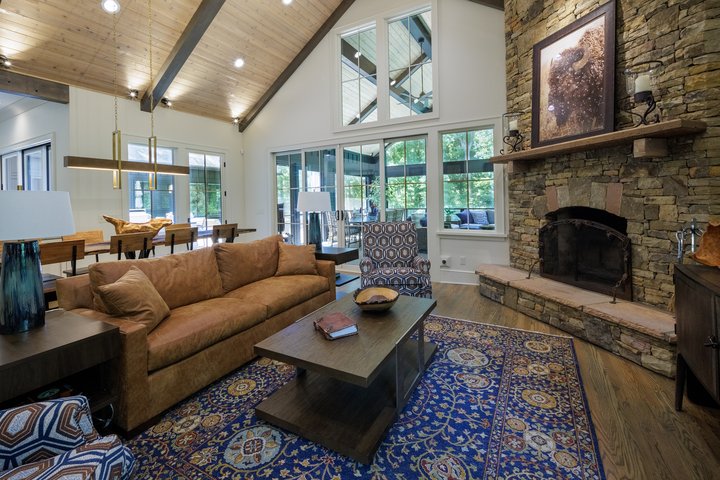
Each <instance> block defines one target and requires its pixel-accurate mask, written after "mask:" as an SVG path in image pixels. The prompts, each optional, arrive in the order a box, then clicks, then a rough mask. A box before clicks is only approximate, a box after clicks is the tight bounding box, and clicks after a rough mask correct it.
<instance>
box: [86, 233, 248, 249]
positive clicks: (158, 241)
mask: <svg viewBox="0 0 720 480" xmlns="http://www.w3.org/2000/svg"><path fill="white" fill-rule="evenodd" d="M253 232H257V229H256V228H239V229H238V230H237V231H236V232H235V234H236V235H240V234H242V233H253ZM210 237H212V230H203V231H200V232H198V239H200V238H210ZM164 244H165V236H164V235H157V236H156V237H154V238H153V246H160V245H164ZM101 253H110V240H108V241H107V242H94V243H85V255H99V254H101Z"/></svg>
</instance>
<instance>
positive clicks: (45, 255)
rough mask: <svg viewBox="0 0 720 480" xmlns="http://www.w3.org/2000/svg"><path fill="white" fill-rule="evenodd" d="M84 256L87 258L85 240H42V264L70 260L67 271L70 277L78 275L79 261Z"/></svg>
mask: <svg viewBox="0 0 720 480" xmlns="http://www.w3.org/2000/svg"><path fill="white" fill-rule="evenodd" d="M83 258H85V240H63V241H60V242H40V264H41V265H51V264H53V263H63V262H70V270H68V271H67V272H69V273H67V275H68V276H69V277H74V276H75V275H77V261H78V260H82V259H83ZM57 278H61V277H57Z"/></svg>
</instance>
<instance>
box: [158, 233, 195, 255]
mask: <svg viewBox="0 0 720 480" xmlns="http://www.w3.org/2000/svg"><path fill="white" fill-rule="evenodd" d="M197 238H198V227H184V228H169V227H167V228H165V245H166V246H170V253H171V254H172V253H175V245H182V244H183V243H185V244H187V245H188V248H189V249H190V250H192V249H193V244H194V243H195V240H197Z"/></svg>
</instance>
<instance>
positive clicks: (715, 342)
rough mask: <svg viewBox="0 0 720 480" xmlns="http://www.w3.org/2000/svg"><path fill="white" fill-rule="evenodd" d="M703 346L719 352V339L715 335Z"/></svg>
mask: <svg viewBox="0 0 720 480" xmlns="http://www.w3.org/2000/svg"><path fill="white" fill-rule="evenodd" d="M703 346H704V347H710V348H712V349H715V350H718V349H720V342H718V338H717V337H716V336H715V335H712V336H709V337H708V338H707V340H706V341H705V343H703Z"/></svg>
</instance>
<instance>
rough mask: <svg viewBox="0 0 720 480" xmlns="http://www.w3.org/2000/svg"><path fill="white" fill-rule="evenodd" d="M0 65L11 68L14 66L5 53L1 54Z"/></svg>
mask: <svg viewBox="0 0 720 480" xmlns="http://www.w3.org/2000/svg"><path fill="white" fill-rule="evenodd" d="M0 66H2V67H5V68H10V67H12V62H11V61H10V59H9V58H7V57H6V56H5V55H0Z"/></svg>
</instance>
